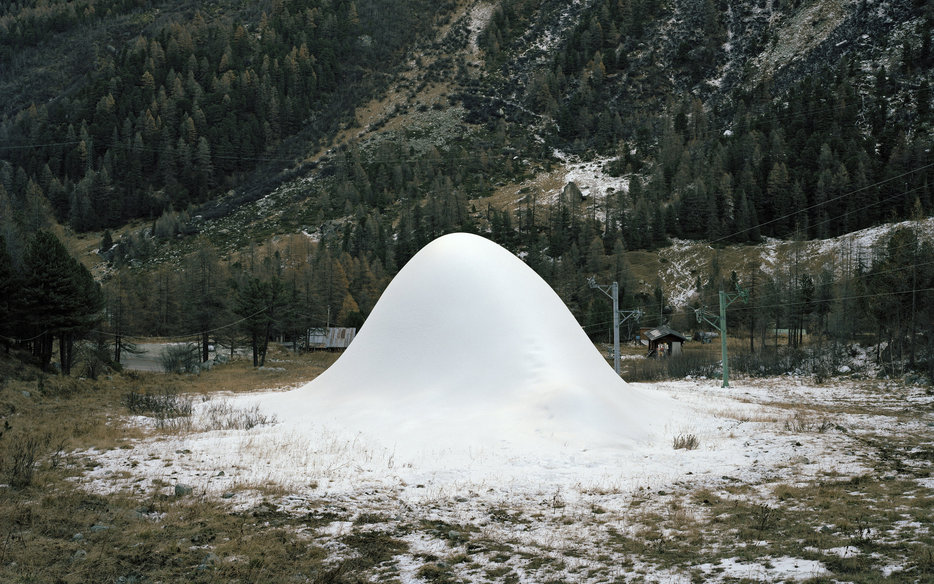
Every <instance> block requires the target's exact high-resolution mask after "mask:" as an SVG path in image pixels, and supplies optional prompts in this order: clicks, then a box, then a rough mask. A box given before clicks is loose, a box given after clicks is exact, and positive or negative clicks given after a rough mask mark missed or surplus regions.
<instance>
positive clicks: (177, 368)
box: [162, 343, 201, 373]
mask: <svg viewBox="0 0 934 584" xmlns="http://www.w3.org/2000/svg"><path fill="white" fill-rule="evenodd" d="M162 369H163V370H164V371H165V372H166V373H197V372H198V371H200V369H201V358H200V353H199V351H198V346H197V345H195V344H193V343H183V344H180V345H169V346H167V347H166V348H164V349H162Z"/></svg>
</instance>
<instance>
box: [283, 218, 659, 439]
mask: <svg viewBox="0 0 934 584" xmlns="http://www.w3.org/2000/svg"><path fill="white" fill-rule="evenodd" d="M269 401H270V403H269V404H268V406H269V407H271V408H272V409H274V410H275V413H276V415H277V417H278V418H279V419H280V420H283V421H285V422H287V423H302V422H305V423H313V422H320V423H326V424H327V423H332V424H336V425H337V426H338V427H341V428H343V429H346V430H352V431H359V432H363V433H365V434H368V435H372V436H378V437H379V438H380V440H382V441H384V442H388V443H389V444H392V445H393V446H394V447H395V448H402V449H407V448H412V449H435V450H437V449H445V448H463V447H466V448H473V447H475V446H490V445H503V444H509V445H517V446H521V445H523V444H525V445H529V444H536V445H539V446H540V445H541V444H542V442H548V443H557V444H559V445H566V446H573V447H575V448H592V447H599V446H621V445H632V444H634V443H637V442H642V441H645V440H648V439H649V438H650V437H651V436H652V435H653V434H657V433H658V432H659V431H661V430H662V429H663V427H664V423H665V420H667V419H668V418H669V417H670V415H671V414H672V411H673V409H674V405H673V404H674V403H675V402H672V401H671V400H669V399H667V398H661V397H658V396H655V395H650V394H646V393H644V392H642V391H639V390H637V389H635V388H632V387H630V386H628V385H627V384H626V383H625V382H624V381H623V380H622V379H620V378H619V377H618V376H617V375H616V374H615V373H614V371H613V369H612V367H610V366H609V364H608V363H607V362H606V360H604V358H603V357H602V356H601V355H600V353H599V352H598V351H597V350H596V348H595V347H594V346H593V343H591V342H590V340H589V339H588V338H587V336H586V335H585V334H584V332H583V330H582V329H581V328H580V326H579V325H578V323H577V321H576V320H575V319H574V317H573V315H572V314H571V313H570V311H569V310H568V309H567V307H566V306H565V305H564V303H563V302H562V301H561V299H560V298H559V297H558V296H557V294H555V292H554V291H553V290H552V289H551V288H550V287H549V286H548V284H547V283H545V281H544V280H542V279H541V278H540V277H539V276H538V274H536V273H535V272H534V271H533V270H532V269H531V268H529V267H528V266H526V265H525V264H524V263H523V262H522V261H521V260H519V259H518V258H516V257H515V256H513V255H512V254H511V253H509V252H508V251H506V250H505V249H503V248H502V247H500V246H499V245H497V244H495V243H493V242H491V241H489V240H487V239H484V238H482V237H479V236H476V235H469V234H463V233H458V234H452V235H446V236H444V237H441V238H439V239H437V240H435V241H433V242H432V243H430V244H429V245H427V246H426V247H425V248H423V249H422V250H421V251H420V252H418V253H417V254H416V255H415V257H413V258H412V259H411V261H409V263H408V264H406V265H405V267H404V268H403V269H402V270H401V271H400V272H399V274H398V275H397V276H396V277H395V279H394V280H393V281H392V282H391V283H390V285H389V286H388V287H387V288H386V291H385V292H384V293H383V295H382V297H381V298H380V300H379V302H378V303H377V305H376V307H375V308H374V309H373V312H372V314H371V315H370V316H369V318H368V319H367V321H366V324H365V325H364V326H363V327H362V329H361V330H360V332H359V334H358V335H357V337H356V338H355V339H354V341H353V343H352V344H351V345H350V347H349V348H348V349H347V351H346V352H345V353H344V354H343V355H342V356H341V357H340V359H338V360H337V362H335V363H334V365H332V366H331V367H330V368H329V369H328V370H327V371H325V372H324V373H323V374H322V375H321V376H319V377H318V378H317V379H315V380H314V381H312V382H311V383H309V384H307V385H306V386H304V387H302V388H300V389H298V390H295V391H293V392H289V393H288V394H280V395H278V396H276V397H274V398H272V399H271V400H269Z"/></svg>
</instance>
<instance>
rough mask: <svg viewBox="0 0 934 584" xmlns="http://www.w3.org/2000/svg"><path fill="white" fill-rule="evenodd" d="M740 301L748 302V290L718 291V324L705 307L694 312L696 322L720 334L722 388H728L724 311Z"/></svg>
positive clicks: (737, 288) (728, 376)
mask: <svg viewBox="0 0 934 584" xmlns="http://www.w3.org/2000/svg"><path fill="white" fill-rule="evenodd" d="M739 299H742V300H743V303H746V302H749V290H747V289H745V288H740V287H739V286H737V287H736V293H734V294H729V293H727V292H724V291H723V290H722V289H721V290H720V322H719V323H716V322H714V321H713V317H714V314H713V313H711V312H710V311H709V310H707V308H706V307H703V308H698V309H695V310H694V315H695V316H696V317H697V322H706V323H707V324H709V325H710V326H712V327H713V328H715V329H717V331H719V332H720V356H721V359H722V361H723V387H730V361H729V355H727V350H726V309H727V307H728V306H729V305H730V304H733V302H735V301H736V300H739Z"/></svg>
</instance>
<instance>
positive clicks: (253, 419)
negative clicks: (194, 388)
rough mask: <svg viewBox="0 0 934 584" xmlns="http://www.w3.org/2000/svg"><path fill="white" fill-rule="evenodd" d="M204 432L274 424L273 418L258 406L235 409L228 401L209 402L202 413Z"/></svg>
mask: <svg viewBox="0 0 934 584" xmlns="http://www.w3.org/2000/svg"><path fill="white" fill-rule="evenodd" d="M202 421H203V424H204V426H205V429H206V430H249V429H250V428H254V427H256V426H263V425H266V424H275V423H276V421H277V420H276V417H275V416H267V415H266V414H264V413H263V412H261V411H260V409H259V406H258V405H255V404H254V405H253V406H252V407H249V408H236V407H234V406H233V405H232V404H231V403H230V402H228V401H219V402H211V403H210V404H208V406H207V407H206V408H205V410H204V413H203V420H202Z"/></svg>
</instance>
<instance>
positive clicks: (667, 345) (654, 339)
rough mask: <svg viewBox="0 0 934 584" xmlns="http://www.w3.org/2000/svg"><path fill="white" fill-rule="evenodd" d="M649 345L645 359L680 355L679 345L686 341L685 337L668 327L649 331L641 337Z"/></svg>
mask: <svg viewBox="0 0 934 584" xmlns="http://www.w3.org/2000/svg"><path fill="white" fill-rule="evenodd" d="M642 338H644V339H645V340H646V341H648V344H649V353H648V355H646V356H647V357H668V356H672V355H680V354H681V345H682V344H684V341H686V340H688V339H687V337H686V336H684V335H682V334H681V333H679V332H678V331H676V330H674V329H673V328H671V327H669V326H664V325H663V326H660V327H657V328H653V329H649V330H647V331H645V333H643V337H642Z"/></svg>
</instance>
